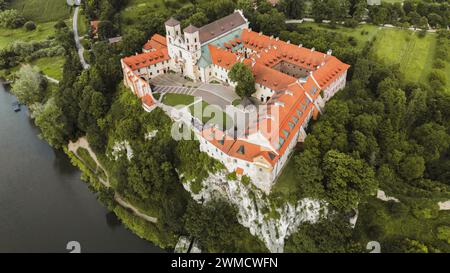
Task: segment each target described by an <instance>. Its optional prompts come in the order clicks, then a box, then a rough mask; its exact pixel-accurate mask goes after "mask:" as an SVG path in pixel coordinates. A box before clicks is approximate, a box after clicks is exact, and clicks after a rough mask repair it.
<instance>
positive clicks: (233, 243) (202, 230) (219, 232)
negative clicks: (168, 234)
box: [183, 200, 267, 252]
mask: <svg viewBox="0 0 450 273" xmlns="http://www.w3.org/2000/svg"><path fill="white" fill-rule="evenodd" d="M236 213H237V210H236V208H235V207H233V206H232V205H230V204H229V203H228V202H225V201H221V200H213V201H210V202H208V203H207V204H206V205H204V206H202V205H200V204H197V203H195V202H190V203H189V205H188V207H187V210H186V214H185V215H184V218H183V219H184V223H185V225H184V226H185V229H186V231H187V232H188V234H189V235H191V236H192V237H194V238H196V239H197V240H198V242H199V243H200V245H201V248H202V249H205V250H207V251H208V252H265V251H267V250H266V249H265V247H264V246H263V245H262V243H261V241H259V240H258V239H257V238H255V237H253V236H252V235H250V234H249V232H248V230H247V229H246V228H244V227H243V226H241V225H240V224H239V222H238V221H237V218H236Z"/></svg>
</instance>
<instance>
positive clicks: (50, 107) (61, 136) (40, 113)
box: [33, 98, 67, 148]
mask: <svg viewBox="0 0 450 273" xmlns="http://www.w3.org/2000/svg"><path fill="white" fill-rule="evenodd" d="M33 115H34V116H35V123H36V125H37V126H38V127H39V128H40V129H41V134H40V135H41V137H42V138H44V139H45V140H46V141H47V142H48V143H49V144H50V145H51V146H52V147H54V148H61V147H63V146H65V145H66V143H67V142H66V140H65V134H66V128H65V121H64V115H63V112H62V110H61V108H59V107H58V106H57V105H56V102H55V99H54V98H50V99H49V100H48V101H47V102H46V103H45V104H44V105H43V106H42V107H40V108H39V109H38V110H36V111H35V112H34V113H33Z"/></svg>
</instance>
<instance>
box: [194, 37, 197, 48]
mask: <svg viewBox="0 0 450 273" xmlns="http://www.w3.org/2000/svg"><path fill="white" fill-rule="evenodd" d="M194 42H197V38H195V39H194ZM196 47H197V46H196Z"/></svg>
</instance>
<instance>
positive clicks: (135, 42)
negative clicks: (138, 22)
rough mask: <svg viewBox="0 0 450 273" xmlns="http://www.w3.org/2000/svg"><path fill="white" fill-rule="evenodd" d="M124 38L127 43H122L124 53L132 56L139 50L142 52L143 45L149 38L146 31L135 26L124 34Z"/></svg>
mask: <svg viewBox="0 0 450 273" xmlns="http://www.w3.org/2000/svg"><path fill="white" fill-rule="evenodd" d="M123 40H124V41H126V43H121V45H122V55H123V56H130V55H134V54H135V53H137V52H141V50H142V46H143V45H144V43H145V42H146V40H147V35H146V34H145V32H144V31H141V30H138V29H135V28H133V29H130V30H128V31H127V32H126V33H125V34H124V35H123Z"/></svg>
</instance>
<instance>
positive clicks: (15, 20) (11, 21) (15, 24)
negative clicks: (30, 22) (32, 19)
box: [0, 9, 25, 28]
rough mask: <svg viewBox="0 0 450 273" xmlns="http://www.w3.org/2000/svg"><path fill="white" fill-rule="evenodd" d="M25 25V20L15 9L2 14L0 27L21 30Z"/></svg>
mask: <svg viewBox="0 0 450 273" xmlns="http://www.w3.org/2000/svg"><path fill="white" fill-rule="evenodd" d="M23 24H25V18H24V17H23V16H22V14H20V13H19V12H18V11H17V10H15V9H8V10H5V11H2V12H0V26H2V27H5V28H19V27H21V26H23Z"/></svg>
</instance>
